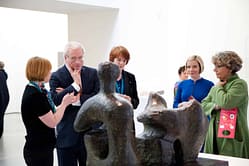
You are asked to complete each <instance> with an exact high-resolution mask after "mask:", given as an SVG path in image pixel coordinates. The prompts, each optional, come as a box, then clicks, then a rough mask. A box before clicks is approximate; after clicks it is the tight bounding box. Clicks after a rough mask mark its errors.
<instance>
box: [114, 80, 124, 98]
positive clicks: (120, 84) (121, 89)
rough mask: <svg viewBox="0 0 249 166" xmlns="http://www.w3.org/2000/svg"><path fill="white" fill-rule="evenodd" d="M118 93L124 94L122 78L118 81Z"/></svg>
mask: <svg viewBox="0 0 249 166" xmlns="http://www.w3.org/2000/svg"><path fill="white" fill-rule="evenodd" d="M116 92H117V93H120V94H124V79H123V78H122V79H121V80H119V81H116Z"/></svg>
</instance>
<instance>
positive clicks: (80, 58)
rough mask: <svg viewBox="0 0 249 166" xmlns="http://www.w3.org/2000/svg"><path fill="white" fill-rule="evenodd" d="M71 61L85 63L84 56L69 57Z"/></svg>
mask: <svg viewBox="0 0 249 166" xmlns="http://www.w3.org/2000/svg"><path fill="white" fill-rule="evenodd" d="M67 57H68V58H69V59H70V60H71V61H73V62H75V61H83V56H79V57H69V56H67Z"/></svg>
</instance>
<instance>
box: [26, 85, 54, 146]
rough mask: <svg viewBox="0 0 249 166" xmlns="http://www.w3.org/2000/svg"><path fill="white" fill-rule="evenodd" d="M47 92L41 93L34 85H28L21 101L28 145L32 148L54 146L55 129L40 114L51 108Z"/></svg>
mask: <svg viewBox="0 0 249 166" xmlns="http://www.w3.org/2000/svg"><path fill="white" fill-rule="evenodd" d="M51 109H52V108H51V106H50V104H49V102H48V99H47V96H46V94H45V93H41V92H40V91H39V90H38V89H36V88H35V87H33V86H30V85H27V86H26V88H25V90H24V93H23V97H22V103H21V114H22V120H23V123H24V125H25V128H26V133H27V135H26V145H27V146H29V147H30V148H39V147H43V148H44V147H46V146H47V147H48V148H49V147H54V145H55V130H54V128H49V127H48V126H46V125H45V124H44V123H43V122H42V121H41V120H40V119H39V116H42V115H45V114H46V113H48V112H49V111H50V110H51Z"/></svg>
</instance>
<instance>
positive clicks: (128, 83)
mask: <svg viewBox="0 0 249 166" xmlns="http://www.w3.org/2000/svg"><path fill="white" fill-rule="evenodd" d="M122 79H124V92H123V94H125V95H127V96H130V97H131V103H132V106H133V108H134V109H136V108H137V107H138V104H139V98H138V94H137V83H136V77H135V75H134V74H132V73H130V72H127V71H124V70H123V71H122Z"/></svg>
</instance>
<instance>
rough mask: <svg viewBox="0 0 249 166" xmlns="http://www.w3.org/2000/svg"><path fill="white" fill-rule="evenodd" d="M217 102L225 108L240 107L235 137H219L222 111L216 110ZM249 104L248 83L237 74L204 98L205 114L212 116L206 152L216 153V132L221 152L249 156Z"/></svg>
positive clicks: (243, 156) (235, 155)
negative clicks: (248, 107) (248, 121)
mask: <svg viewBox="0 0 249 166" xmlns="http://www.w3.org/2000/svg"><path fill="white" fill-rule="evenodd" d="M216 104H217V105H218V106H220V107H221V108H224V109H231V108H234V107H237V108H238V115H237V123H236V132H235V138H234V139H231V138H218V137H217V134H218V124H219V117H220V111H217V110H214V107H215V105H216ZM247 105H248V89H247V83H246V82H245V81H244V80H242V79H240V78H239V76H238V75H237V74H235V75H233V76H231V77H230V78H229V79H228V81H227V83H226V84H225V85H224V86H223V87H222V86H214V87H212V89H211V90H210V92H209V94H208V96H207V97H206V98H205V99H203V100H202V107H203V110H204V112H205V114H206V115H210V116H211V120H210V124H209V129H208V132H207V135H206V140H205V147H204V152H206V153H213V154H214V147H213V145H214V144H213V142H214V140H213V137H214V134H215V137H216V141H217V147H218V153H219V154H221V155H226V156H233V157H242V158H249V130H248V126H247ZM214 127H215V131H214ZM214 132H215V133H214Z"/></svg>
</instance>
